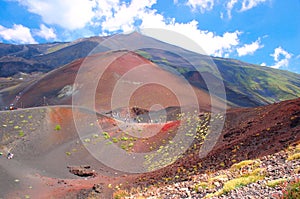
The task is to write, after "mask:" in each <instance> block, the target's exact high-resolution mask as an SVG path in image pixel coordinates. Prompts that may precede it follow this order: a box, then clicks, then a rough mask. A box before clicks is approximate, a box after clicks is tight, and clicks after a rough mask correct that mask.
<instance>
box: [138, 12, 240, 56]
mask: <svg viewBox="0 0 300 199" xmlns="http://www.w3.org/2000/svg"><path fill="white" fill-rule="evenodd" d="M142 19H143V20H142V24H141V28H162V29H166V30H171V31H175V32H177V33H180V34H182V35H184V36H186V37H187V38H190V39H191V40H193V41H194V42H195V43H197V44H198V45H199V46H200V47H201V48H202V49H191V48H190V46H185V43H184V42H181V41H180V40H178V39H176V38H170V37H169V38H168V37H163V35H156V37H160V38H159V39H161V40H163V41H165V42H168V43H172V44H174V45H178V46H181V47H184V48H187V49H189V50H192V51H195V52H199V53H203V50H204V52H205V54H208V55H214V56H223V55H225V54H226V53H229V52H232V51H233V48H234V47H235V46H237V45H238V44H239V35H240V34H241V32H239V31H234V32H225V33H224V34H223V35H216V34H215V33H213V32H209V31H207V30H200V29H199V28H198V22H197V21H195V20H193V21H191V22H189V23H177V22H176V21H175V19H169V20H166V19H165V18H164V17H163V16H162V15H160V14H157V13H155V12H154V11H152V12H149V13H144V14H143V17H142ZM149 36H151V35H149Z"/></svg>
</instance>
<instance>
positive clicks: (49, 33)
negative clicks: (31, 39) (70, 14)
mask: <svg viewBox="0 0 300 199" xmlns="http://www.w3.org/2000/svg"><path fill="white" fill-rule="evenodd" d="M35 34H36V35H37V36H39V37H41V38H44V39H46V40H50V39H56V38H57V36H56V34H55V32H54V30H53V28H48V27H46V26H45V25H44V24H41V25H40V30H38V31H37V32H36V33H35Z"/></svg>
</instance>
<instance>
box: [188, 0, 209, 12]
mask: <svg viewBox="0 0 300 199" xmlns="http://www.w3.org/2000/svg"><path fill="white" fill-rule="evenodd" d="M187 5H188V6H190V7H191V8H192V9H193V10H194V11H195V10H197V9H200V11H201V12H202V13H203V12H205V11H210V10H212V9H213V7H214V0H188V2H187Z"/></svg>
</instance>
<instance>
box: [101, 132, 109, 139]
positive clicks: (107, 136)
mask: <svg viewBox="0 0 300 199" xmlns="http://www.w3.org/2000/svg"><path fill="white" fill-rule="evenodd" d="M102 135H103V137H104V138H105V139H109V138H110V135H109V134H108V133H107V132H103V133H102Z"/></svg>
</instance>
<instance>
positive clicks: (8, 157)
mask: <svg viewBox="0 0 300 199" xmlns="http://www.w3.org/2000/svg"><path fill="white" fill-rule="evenodd" d="M13 157H14V154H13V153H10V152H9V153H8V154H7V159H9V160H10V159H12V158H13Z"/></svg>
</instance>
